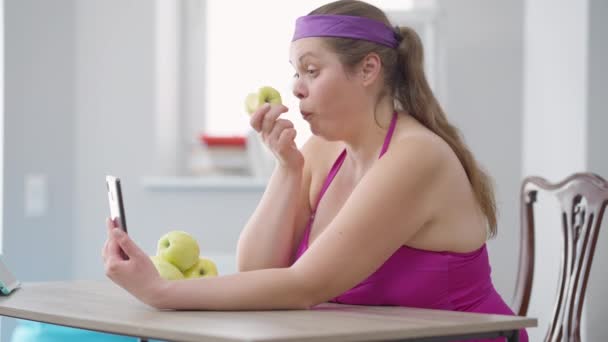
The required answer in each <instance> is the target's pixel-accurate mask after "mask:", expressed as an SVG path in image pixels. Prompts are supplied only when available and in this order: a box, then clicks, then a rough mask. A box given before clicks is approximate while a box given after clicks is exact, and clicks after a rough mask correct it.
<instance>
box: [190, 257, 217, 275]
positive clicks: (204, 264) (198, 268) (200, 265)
mask: <svg viewBox="0 0 608 342" xmlns="http://www.w3.org/2000/svg"><path fill="white" fill-rule="evenodd" d="M217 274H218V273H217V266H215V263H214V262H213V261H212V260H211V259H208V258H204V257H201V258H199V259H198V262H197V263H196V264H194V266H192V267H190V268H189V269H187V270H186V271H185V272H184V276H185V277H186V279H189V278H200V277H215V276H217Z"/></svg>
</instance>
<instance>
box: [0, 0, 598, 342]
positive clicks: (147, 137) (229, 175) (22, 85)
mask: <svg viewBox="0 0 608 342" xmlns="http://www.w3.org/2000/svg"><path fill="white" fill-rule="evenodd" d="M324 3H326V1H317V0H314V1H312V0H310V1H298V2H295V1H280V0H257V1H255V2H254V1H244V0H222V1H219V0H207V1H205V0H182V1H171V0H155V1H151V0H81V1H77V0H54V1H44V0H5V1H4V2H3V3H2V12H3V16H2V20H3V21H4V22H3V25H1V26H2V29H3V34H2V35H0V36H1V37H2V38H1V39H2V44H1V45H2V49H3V53H2V54H1V55H2V57H1V58H3V63H1V65H2V76H3V77H2V79H3V81H4V82H3V84H2V87H3V90H4V91H3V92H1V93H2V98H0V100H1V103H2V104H3V109H4V110H3V113H2V115H3V117H2V120H0V128H2V130H1V131H0V134H3V139H2V140H1V141H2V144H3V145H2V148H1V149H0V156H1V157H2V158H0V162H1V163H2V166H3V167H2V168H0V170H2V173H0V174H1V175H2V178H1V179H2V181H3V187H2V194H3V196H2V197H1V204H2V205H1V206H0V207H1V212H0V213H1V216H2V221H1V222H2V225H1V226H0V251H1V252H2V259H3V260H4V262H5V263H6V264H7V265H8V266H9V268H10V269H11V270H12V271H13V273H14V274H15V275H16V276H17V277H18V278H19V279H20V280H21V281H42V280H63V279H103V278H104V274H103V267H102V260H101V257H100V250H101V247H102V244H103V242H104V240H105V234H106V230H105V225H104V220H105V218H106V217H107V216H108V214H109V212H108V204H107V197H106V188H105V185H104V176H105V175H106V174H113V175H115V176H118V177H120V178H121V179H122V183H123V194H124V199H125V206H126V211H127V213H126V216H127V223H128V226H129V231H130V234H131V235H132V237H133V238H134V239H135V240H136V241H137V242H138V243H139V244H140V246H141V247H142V248H143V249H144V250H146V252H148V254H154V253H155V250H156V242H157V240H158V238H159V237H160V236H161V235H163V234H164V233H166V232H167V231H169V230H174V229H180V230H186V231H188V232H190V233H192V234H193V235H194V236H195V237H196V238H197V240H198V241H199V243H200V244H201V254H202V255H205V256H209V257H211V258H213V259H214V260H215V261H216V262H217V263H218V266H219V270H220V273H221V274H227V273H232V272H235V271H236V264H235V247H236V241H237V239H238V235H239V233H240V230H241V228H242V227H243V226H244V224H245V223H246V221H247V219H248V217H249V215H250V214H251V213H252V212H253V210H254V209H255V206H256V204H257V201H258V200H259V199H260V197H261V195H262V192H263V190H264V185H265V179H266V178H265V174H264V172H261V173H260V172H258V171H259V170H258V171H255V170H253V169H252V167H253V166H252V165H251V154H252V153H253V152H252V151H251V146H252V144H253V143H251V142H250V141H248V143H247V144H240V143H236V144H229V145H222V144H221V143H217V144H212V143H210V141H216V142H217V139H216V140H213V139H212V138H217V137H230V138H231V139H232V140H231V141H233V142H234V141H241V140H240V139H242V138H247V136H248V133H249V132H248V116H247V115H246V113H245V110H244V105H243V101H244V98H245V96H246V95H247V93H249V92H253V91H256V90H257V88H258V87H260V86H263V85H271V86H274V87H276V88H277V89H279V90H280V91H281V94H282V95H283V98H284V103H285V104H286V105H287V106H288V107H289V108H291V109H295V111H292V112H290V113H287V117H288V118H290V119H293V120H294V121H295V122H296V126H297V128H298V144H300V145H301V144H302V143H303V141H305V140H306V138H307V137H308V136H309V135H310V132H308V130H307V128H306V125H305V124H304V123H303V122H301V120H300V118H299V113H298V112H297V108H298V107H297V101H296V99H295V97H294V96H293V95H292V94H291V91H290V81H291V79H292V74H293V72H294V71H293V69H292V67H291V66H290V64H289V63H288V60H289V54H288V51H289V42H290V40H291V35H292V34H293V23H294V20H295V18H297V17H298V16H300V15H305V14H307V13H308V12H310V11H311V10H313V9H314V8H316V7H318V6H319V5H321V4H324ZM372 3H374V4H376V5H377V6H379V7H381V8H382V9H384V10H386V12H387V14H389V16H390V17H391V19H392V20H393V24H394V25H397V24H399V25H409V26H412V27H414V28H415V29H416V30H417V31H418V32H419V34H420V36H421V37H422V39H423V41H424V44H425V49H426V50H425V52H426V65H425V68H426V71H427V75H428V77H429V79H430V82H431V84H432V86H433V89H434V90H435V92H436V93H437V96H438V97H439V99H440V101H441V102H442V104H443V106H444V108H445V110H446V112H447V114H448V117H449V118H450V119H451V120H452V121H453V122H454V123H455V124H456V125H457V126H458V127H460V129H461V130H462V133H463V135H464V137H465V140H466V141H467V142H468V144H469V145H470V147H471V148H472V150H473V152H474V154H475V155H476V157H477V158H478V159H479V161H480V162H481V164H482V165H483V166H484V167H485V168H486V169H487V170H488V171H489V173H490V174H491V175H492V176H493V178H494V181H495V183H496V191H497V201H498V207H499V211H500V216H499V226H498V236H497V237H496V238H495V239H493V240H491V241H490V242H489V248H490V257H491V262H492V269H493V272H492V276H493V279H494V282H495V285H496V287H497V289H498V290H499V292H500V293H501V294H502V295H503V297H504V298H505V300H506V301H507V302H510V300H511V297H512V295H513V291H514V287H515V274H516V269H517V257H518V250H519V249H518V248H519V247H518V244H519V229H520V226H519V224H520V222H519V204H520V202H519V190H520V189H519V185H520V183H521V181H522V179H523V177H525V176H527V175H532V174H534V175H540V176H543V177H546V178H548V179H549V180H551V181H559V180H561V179H563V178H564V177H566V176H567V175H569V174H570V173H573V172H578V171H591V172H595V173H598V174H600V175H602V176H603V177H604V178H608V158H607V157H606V153H605V152H604V149H605V147H606V146H608V137H607V136H606V134H605V133H604V131H605V130H606V129H607V128H608V96H607V95H608V94H607V89H608V84H607V80H608V66H607V64H606V61H607V60H608V39H607V36H608V22H607V21H606V20H605V18H606V17H608V2H607V1H604V0H558V1H550V0H436V1H431V0H422V1H414V0H412V1H404V0H402V1H381V0H378V1H372ZM245 145H246V146H247V147H244V146H245ZM258 152H259V151H258ZM258 152H256V153H258ZM257 156H258V157H260V156H259V155H257ZM260 158H261V157H260ZM222 163H223V164H222ZM552 205H555V203H553V204H552V203H548V204H547V207H546V208H543V209H542V212H541V214H540V215H538V219H539V220H545V221H544V222H548V223H546V224H543V225H541V226H540V227H539V229H540V231H539V233H538V238H537V242H536V243H537V253H538V254H537V273H538V275H537V276H535V280H534V281H535V283H534V292H533V296H532V303H531V309H530V313H529V315H530V316H533V317H538V318H539V328H537V329H531V330H530V335H531V341H538V340H541V339H542V335H543V334H544V332H545V327H546V324H547V321H548V319H549V314H550V312H551V310H552V303H553V299H554V296H555V289H556V284H557V272H558V267H559V263H558V262H556V260H558V259H559V251H560V248H561V227H560V226H559V221H558V220H557V214H556V213H557V210H555V211H554V212H552V211H551V206H552ZM605 226H606V224H604V227H603V229H604V230H606V227H605ZM607 241H608V231H604V232H602V233H601V234H600V238H599V241H598V247H597V251H596V256H595V262H594V268H593V269H592V271H591V276H590V284H589V288H588V290H587V299H586V302H585V310H584V319H583V327H582V333H583V338H584V340H588V341H601V340H603V338H602V337H603V336H608V327H606V325H605V324H604V323H603V322H604V317H605V316H606V314H608V300H607V299H606V298H607V295H608V289H606V288H605V287H604V286H603V284H604V283H605V282H606V281H608V275H606V273H605V272H602V271H601V269H602V268H603V264H604V262H608V248H607V247H608V243H607ZM543 263H546V265H547V266H546V267H545V266H543ZM13 326H14V321H13V320H11V319H6V318H2V325H1V330H0V335H1V336H2V339H1V341H8V340H9V337H8V336H10V333H11V330H12V328H13Z"/></svg>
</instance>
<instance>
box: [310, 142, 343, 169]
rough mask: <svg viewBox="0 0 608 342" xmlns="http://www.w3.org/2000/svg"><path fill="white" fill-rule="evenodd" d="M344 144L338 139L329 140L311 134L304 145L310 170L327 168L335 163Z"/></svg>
mask: <svg viewBox="0 0 608 342" xmlns="http://www.w3.org/2000/svg"><path fill="white" fill-rule="evenodd" d="M343 148H344V144H343V143H341V142H338V141H327V140H325V139H323V138H321V137H318V136H315V135H313V136H311V137H310V138H309V139H308V140H307V141H306V143H305V144H304V146H302V149H301V150H302V154H303V155H304V160H305V161H306V163H307V164H308V167H309V169H310V170H312V171H313V173H314V172H316V171H317V170H319V169H325V168H327V165H328V164H331V163H333V161H334V160H335V158H336V157H337V156H338V154H339V153H340V151H341V150H342V149H343Z"/></svg>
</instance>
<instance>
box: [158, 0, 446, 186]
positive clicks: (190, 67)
mask: <svg viewBox="0 0 608 342" xmlns="http://www.w3.org/2000/svg"><path fill="white" fill-rule="evenodd" d="M157 1H158V8H157V15H158V18H157V19H158V20H157V24H158V25H157V30H158V31H157V32H158V35H157V39H158V47H157V54H158V56H157V58H158V63H157V65H158V70H157V75H158V77H157V84H158V87H157V88H158V91H157V95H158V103H157V104H158V105H157V108H158V109H159V110H158V120H157V122H158V124H157V129H158V138H159V151H160V153H161V163H163V164H167V163H169V165H175V164H178V165H179V164H182V165H185V163H186V159H187V158H188V153H186V152H185V151H187V150H188V148H187V147H188V146H190V147H191V144H192V143H193V141H194V140H195V137H196V136H198V135H199V134H200V133H203V132H205V133H208V134H219V135H232V134H235V135H244V134H245V133H246V132H247V130H248V129H249V116H248V115H247V114H246V112H245V109H244V100H245V97H246V95H247V94H248V93H250V92H254V91H257V89H258V88H259V87H260V86H265V85H269V86H272V87H275V88H277V89H278V90H279V91H280V92H281V95H282V98H283V103H284V104H285V105H286V106H287V107H289V108H290V112H288V113H287V114H286V116H285V117H286V118H288V119H290V120H292V121H293V122H294V124H295V126H296V129H297V131H298V136H297V138H296V143H297V144H298V145H299V146H301V145H302V144H303V143H304V142H305V141H306V140H307V139H308V137H309V136H310V131H309V129H308V125H307V123H306V122H305V121H304V120H303V119H302V118H301V117H300V115H299V111H298V101H297V99H296V98H295V97H294V96H293V94H292V90H291V84H292V77H291V76H292V75H293V73H294V69H293V68H292V66H291V65H290V64H289V46H290V42H291V37H292V35H293V29H294V22H295V19H296V18H297V17H299V16H301V15H305V14H307V13H308V12H310V11H312V10H313V9H315V8H317V7H318V6H320V5H322V4H325V3H327V2H328V1H327V0H308V1H297V2H296V1H282V0H259V1H255V2H253V1H242V0H222V1H219V0H209V1H204V0H185V1H182V2H173V1H167V0H157ZM370 2H371V3H373V4H375V5H377V6H379V7H380V8H382V9H384V10H385V11H386V12H387V14H388V15H389V17H390V19H391V20H392V21H393V23H394V24H396V25H397V24H401V25H408V26H412V27H413V28H414V29H416V30H417V31H418V32H419V34H420V35H421V38H422V39H423V44H424V45H425V49H426V62H427V65H426V69H427V75H428V77H429V79H430V83H431V86H432V87H434V88H435V91H436V92H437V93H438V96H440V97H441V93H442V91H441V87H440V86H439V85H440V84H439V83H440V82H438V79H437V77H436V76H437V74H438V72H437V70H438V69H440V68H439V67H440V65H439V63H438V61H439V59H438V56H439V54H438V51H439V50H438V49H437V40H436V37H437V34H436V29H435V22H436V20H435V13H436V10H435V4H434V1H430V0H426V1H419V2H418V1H415V0H410V1H405V0H399V1H395V0H393V1H389V0H376V1H370ZM421 6H422V7H421ZM176 65H177V66H176ZM180 137H187V138H185V139H183V138H180ZM163 156H164V158H163ZM176 172H177V173H178V174H179V173H180V172H179V167H177V169H175V168H174V169H172V170H169V173H174V174H175V173H176Z"/></svg>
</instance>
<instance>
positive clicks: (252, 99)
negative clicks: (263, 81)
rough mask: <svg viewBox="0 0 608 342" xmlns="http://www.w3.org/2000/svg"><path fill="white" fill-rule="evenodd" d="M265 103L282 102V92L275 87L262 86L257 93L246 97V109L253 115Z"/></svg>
mask: <svg viewBox="0 0 608 342" xmlns="http://www.w3.org/2000/svg"><path fill="white" fill-rule="evenodd" d="M264 103H273V104H281V103H282V102H281V94H280V93H279V91H278V90H276V89H274V88H273V87H269V86H265V87H261V88H260V89H258V92H257V93H250V94H249V95H247V97H246V98H245V110H246V111H247V113H249V115H251V114H253V112H255V111H256V110H257V109H258V108H260V107H261V106H262V105H263V104H264Z"/></svg>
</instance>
